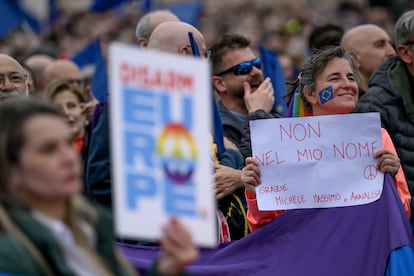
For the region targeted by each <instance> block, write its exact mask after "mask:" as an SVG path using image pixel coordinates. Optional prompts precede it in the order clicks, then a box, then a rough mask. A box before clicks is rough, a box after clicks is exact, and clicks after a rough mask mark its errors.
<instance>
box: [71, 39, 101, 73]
mask: <svg viewBox="0 0 414 276" xmlns="http://www.w3.org/2000/svg"><path fill="white" fill-rule="evenodd" d="M96 46H97V44H96V41H92V42H90V43H89V44H88V45H86V47H85V48H83V50H81V51H80V52H79V53H77V54H76V55H75V56H73V57H72V58H71V59H72V61H73V62H74V63H76V64H77V65H78V67H79V68H83V67H84V66H87V65H90V64H94V63H95V52H96V51H97V49H96Z"/></svg>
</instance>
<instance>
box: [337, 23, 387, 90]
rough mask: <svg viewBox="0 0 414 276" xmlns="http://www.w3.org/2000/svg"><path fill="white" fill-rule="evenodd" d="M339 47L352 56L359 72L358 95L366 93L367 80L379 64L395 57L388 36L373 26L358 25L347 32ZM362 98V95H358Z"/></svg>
mask: <svg viewBox="0 0 414 276" xmlns="http://www.w3.org/2000/svg"><path fill="white" fill-rule="evenodd" d="M341 46H343V47H344V48H345V50H346V51H347V52H348V53H349V54H351V55H352V56H353V58H354V59H355V61H356V65H357V67H358V70H359V71H360V72H361V75H362V77H363V78H362V80H361V82H360V84H359V85H360V93H361V92H362V93H363V92H365V91H367V89H368V79H369V77H370V76H371V75H372V73H373V72H374V70H375V68H377V67H378V66H379V65H380V64H381V63H383V62H384V61H385V60H386V59H387V58H389V57H391V56H395V50H394V48H393V45H392V41H391V38H390V36H389V35H388V34H387V33H386V32H385V31H384V30H383V29H381V28H380V27H378V26H377V25H374V24H365V25H359V26H357V27H354V28H352V29H350V30H349V31H347V32H346V33H345V35H344V36H343V37H342V40H341ZM360 96H362V95H360Z"/></svg>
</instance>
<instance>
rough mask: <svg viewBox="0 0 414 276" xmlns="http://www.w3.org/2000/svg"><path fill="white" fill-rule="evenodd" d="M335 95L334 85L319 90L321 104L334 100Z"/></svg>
mask: <svg viewBox="0 0 414 276" xmlns="http://www.w3.org/2000/svg"><path fill="white" fill-rule="evenodd" d="M333 97H334V94H333V89H332V86H328V87H326V88H324V89H322V90H321V91H319V100H320V101H321V104H325V103H327V102H328V101H330V100H332V99H333Z"/></svg>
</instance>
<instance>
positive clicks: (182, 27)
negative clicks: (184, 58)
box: [147, 21, 207, 57]
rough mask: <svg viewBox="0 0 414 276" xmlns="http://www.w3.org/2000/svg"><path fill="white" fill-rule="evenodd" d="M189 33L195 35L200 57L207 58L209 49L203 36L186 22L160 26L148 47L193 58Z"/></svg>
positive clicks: (153, 33) (154, 32) (167, 23)
mask: <svg viewBox="0 0 414 276" xmlns="http://www.w3.org/2000/svg"><path fill="white" fill-rule="evenodd" d="M189 32H192V33H193V36H194V39H195V41H196V42H197V45H198V48H199V51H200V55H201V56H203V57H206V56H207V47H206V43H205V41H204V37H203V35H202V34H201V33H200V32H199V31H198V30H197V29H196V28H194V27H193V26H192V25H190V24H188V23H185V22H176V21H168V22H164V23H161V24H159V25H158V26H157V27H156V28H155V29H154V31H153V32H152V34H151V36H150V39H149V41H148V46H147V47H148V48H152V49H157V50H160V51H163V52H169V53H176V54H180V55H191V56H193V55H194V54H193V51H192V49H191V45H190V41H189V37H188V33H189Z"/></svg>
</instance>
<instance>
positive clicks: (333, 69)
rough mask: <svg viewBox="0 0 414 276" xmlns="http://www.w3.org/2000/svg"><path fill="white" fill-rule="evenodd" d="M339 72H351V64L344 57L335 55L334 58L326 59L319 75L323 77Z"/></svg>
mask: <svg viewBox="0 0 414 276" xmlns="http://www.w3.org/2000/svg"><path fill="white" fill-rule="evenodd" d="M341 72H352V68H351V65H350V64H349V61H348V60H346V59H345V58H340V57H335V58H334V59H332V60H330V61H328V63H327V64H326V66H325V68H324V70H322V71H321V73H320V76H321V77H324V76H328V75H330V74H333V73H341Z"/></svg>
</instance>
